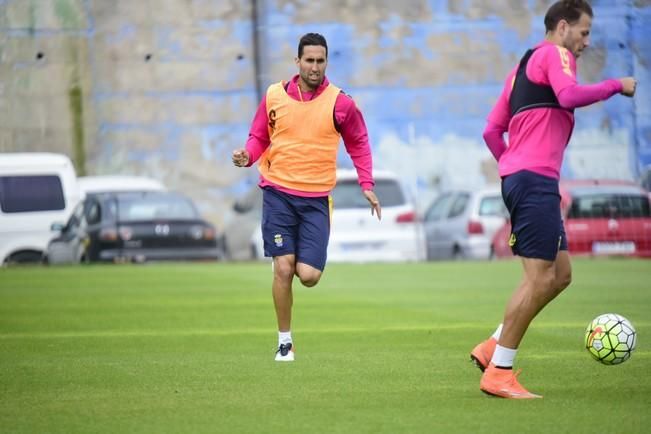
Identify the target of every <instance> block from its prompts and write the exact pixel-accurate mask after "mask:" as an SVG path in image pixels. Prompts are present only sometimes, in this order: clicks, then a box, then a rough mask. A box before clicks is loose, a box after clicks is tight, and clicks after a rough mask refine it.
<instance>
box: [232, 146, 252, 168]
mask: <svg viewBox="0 0 651 434" xmlns="http://www.w3.org/2000/svg"><path fill="white" fill-rule="evenodd" d="M249 158H250V157H249V152H248V151H247V150H246V149H236V150H234V151H233V164H235V165H236V166H237V167H246V166H247V165H248V164H249Z"/></svg>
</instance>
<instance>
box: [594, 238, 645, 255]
mask: <svg viewBox="0 0 651 434" xmlns="http://www.w3.org/2000/svg"><path fill="white" fill-rule="evenodd" d="M592 252H593V253H594V254H596V255H627V254H631V253H635V243H634V242H633V241H621V242H595V243H592Z"/></svg>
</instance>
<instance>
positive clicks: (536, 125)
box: [470, 0, 636, 399]
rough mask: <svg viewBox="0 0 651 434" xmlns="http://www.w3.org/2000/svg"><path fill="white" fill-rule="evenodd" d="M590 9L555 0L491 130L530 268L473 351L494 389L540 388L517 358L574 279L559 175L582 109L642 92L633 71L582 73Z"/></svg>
mask: <svg viewBox="0 0 651 434" xmlns="http://www.w3.org/2000/svg"><path fill="white" fill-rule="evenodd" d="M592 17H593V13H592V8H591V7H590V5H589V4H588V3H587V2H586V1H585V0H562V1H557V2H556V3H554V4H553V5H552V6H551V7H550V8H549V10H548V11H547V14H546V15H545V29H546V35H545V39H544V40H543V41H542V42H540V43H539V44H538V45H536V46H535V47H534V48H532V49H530V50H528V51H527V53H526V54H525V55H524V57H522V59H521V60H520V63H519V64H518V65H517V66H516V67H515V68H514V69H513V70H512V71H511V73H510V74H509V75H508V77H507V79H506V83H505V85H504V89H503V91H502V94H501V95H500V97H499V98H498V100H497V102H496V104H495V106H494V107H493V110H492V111H491V113H490V114H489V116H488V123H487V126H486V129H485V130H484V140H485V141H486V144H487V146H488V148H489V149H490V151H491V153H492V154H493V156H494V157H495V159H496V160H497V161H498V166H499V174H500V177H501V178H502V197H503V199H504V203H505V204H506V206H507V208H508V209H509V212H510V216H511V226H512V230H511V238H510V240H509V245H510V246H511V248H512V250H513V253H514V254H516V255H519V256H520V257H521V260H522V266H523V271H524V272H523V274H524V276H523V279H522V281H521V283H520V284H519V286H518V287H517V288H516V289H515V292H514V293H513V295H512V296H511V299H510V301H509V302H508V303H507V305H506V311H505V314H504V320H503V323H502V324H500V325H499V326H498V328H497V330H496V331H495V333H494V334H493V335H492V336H491V337H490V338H489V339H487V340H485V341H483V342H481V343H480V344H478V345H477V346H476V347H475V348H474V349H473V350H472V352H471V354H470V357H471V360H472V361H473V362H474V363H475V364H476V365H477V366H478V367H479V368H480V369H481V370H482V371H483V372H484V374H483V375H482V378H481V382H480V385H479V387H480V389H481V390H482V391H483V392H485V393H488V394H490V395H495V396H499V397H503V398H513V399H531V398H541V396H540V395H536V394H533V393H530V392H529V391H527V390H526V389H525V388H524V387H522V385H521V384H520V383H519V382H518V380H517V375H518V374H517V373H514V372H513V361H514V359H515V355H516V353H517V351H518V346H519V345H520V342H521V340H522V338H523V336H524V334H525V332H526V331H527V328H528V327H529V324H530V323H531V321H532V320H533V319H534V317H535V316H536V315H537V314H538V312H540V311H541V310H542V309H543V308H544V307H545V306H546V305H547V303H549V302H550V301H551V300H553V299H554V298H555V297H556V296H557V295H558V294H560V293H561V291H563V289H565V288H566V287H567V286H568V285H569V284H570V282H571V265H570V257H569V254H568V251H567V240H566V238H565V231H564V229H563V221H562V218H561V208H560V194H559V188H558V180H559V174H560V168H561V163H562V161H563V153H564V152H565V147H566V146H567V144H568V142H569V140H570V137H571V135H572V130H573V128H574V109H575V108H577V107H583V106H587V105H589V104H593V103H595V102H598V101H603V100H606V99H608V98H610V97H611V96H613V95H616V94H623V95H626V96H629V97H631V96H633V94H634V93H635V85H636V82H635V79H633V78H632V77H625V78H620V79H610V80H605V81H602V82H601V83H597V84H593V85H579V84H578V83H577V80H576V58H578V57H579V56H580V55H581V53H582V52H583V50H584V49H586V48H587V47H588V45H589V43H590V29H591V26H592ZM505 132H508V145H507V144H506V142H505V140H504V137H503V135H504V133H505Z"/></svg>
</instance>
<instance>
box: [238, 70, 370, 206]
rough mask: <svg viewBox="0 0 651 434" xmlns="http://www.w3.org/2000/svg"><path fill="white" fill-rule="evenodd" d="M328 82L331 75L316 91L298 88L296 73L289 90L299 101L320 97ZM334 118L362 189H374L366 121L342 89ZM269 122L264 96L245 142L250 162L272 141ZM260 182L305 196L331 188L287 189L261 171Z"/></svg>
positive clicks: (288, 87)
mask: <svg viewBox="0 0 651 434" xmlns="http://www.w3.org/2000/svg"><path fill="white" fill-rule="evenodd" d="M328 83H329V81H328V78H327V77H324V79H323V83H321V85H320V86H319V87H318V88H317V89H316V90H315V91H314V92H303V91H300V90H299V88H298V74H297V75H295V76H294V77H293V78H292V79H291V81H290V82H289V84H288V86H287V94H288V95H289V96H290V97H292V98H294V99H295V100H297V101H301V100H303V101H309V100H311V99H314V98H316V97H318V96H319V95H320V94H321V93H322V92H323V91H324V89H325V88H326V87H327V86H328ZM301 97H302V99H301ZM334 119H335V124H336V126H337V128H338V130H339V132H340V133H341V137H342V138H343V139H344V145H345V147H346V152H348V155H350V158H351V159H352V160H353V165H354V166H355V169H356V170H357V176H358V180H359V185H360V187H361V188H362V190H372V189H373V186H374V184H375V183H374V181H373V160H372V156H371V146H370V144H369V141H368V131H367V129H366V124H365V123H364V118H363V116H362V113H361V112H360V110H359V109H358V108H357V105H356V104H355V101H353V100H352V98H350V97H349V96H348V95H346V94H345V93H343V92H341V93H340V94H339V96H337V100H336V101H335V108H334ZM268 124H269V117H268V114H267V101H266V96H264V97H263V98H262V101H261V102H260V105H259V106H258V110H257V111H256V113H255V117H254V118H253V122H252V124H251V129H250V131H249V138H248V140H247V142H246V150H247V151H248V153H249V166H250V165H252V164H253V163H255V162H256V161H258V159H259V158H260V156H261V155H262V153H263V152H264V151H265V150H266V149H267V148H268V147H269V145H270V144H271V140H270V138H269V129H268ZM308 152H309V150H308ZM259 185H260V186H261V187H264V186H272V187H274V188H276V189H278V190H280V191H283V192H286V193H289V194H293V195H296V196H303V197H319V196H327V195H328V194H330V192H329V191H324V192H316V193H315V192H305V191H298V190H292V189H288V188H285V187H283V186H280V185H277V184H274V183H272V182H270V181H269V180H267V179H265V178H264V177H263V176H262V175H261V176H260V183H259Z"/></svg>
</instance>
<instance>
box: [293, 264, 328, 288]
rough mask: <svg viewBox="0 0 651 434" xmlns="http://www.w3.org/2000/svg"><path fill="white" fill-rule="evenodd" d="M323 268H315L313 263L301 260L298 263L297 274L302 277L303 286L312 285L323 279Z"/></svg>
mask: <svg viewBox="0 0 651 434" xmlns="http://www.w3.org/2000/svg"><path fill="white" fill-rule="evenodd" d="M321 274H322V272H321V270H319V269H317V268H314V267H313V266H311V265H307V264H304V263H303V262H299V263H297V264H296V275H297V276H298V278H299V279H301V283H302V284H303V286H307V287H308V288H309V287H312V286H314V285H316V284H317V283H319V279H321Z"/></svg>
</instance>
